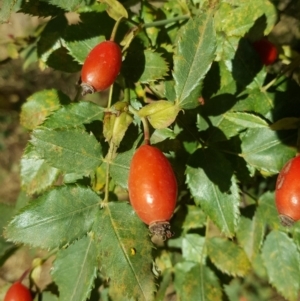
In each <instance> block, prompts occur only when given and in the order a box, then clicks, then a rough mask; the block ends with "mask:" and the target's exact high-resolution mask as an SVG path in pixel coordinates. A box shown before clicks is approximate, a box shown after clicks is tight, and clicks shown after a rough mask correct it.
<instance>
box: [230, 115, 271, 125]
mask: <svg viewBox="0 0 300 301" xmlns="http://www.w3.org/2000/svg"><path fill="white" fill-rule="evenodd" d="M224 117H225V119H227V120H229V121H231V122H232V123H234V124H236V125H237V126H241V127H242V128H265V127H267V126H268V123H267V122H266V121H265V120H264V119H262V118H260V117H259V116H257V115H254V114H251V113H246V112H227V113H225V114H224Z"/></svg>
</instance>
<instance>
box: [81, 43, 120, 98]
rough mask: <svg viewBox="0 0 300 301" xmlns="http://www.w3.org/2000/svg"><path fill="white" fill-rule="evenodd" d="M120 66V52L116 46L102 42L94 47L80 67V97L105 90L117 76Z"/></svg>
mask: <svg viewBox="0 0 300 301" xmlns="http://www.w3.org/2000/svg"><path fill="white" fill-rule="evenodd" d="M121 64H122V52H121V49H120V47H119V46H118V44H116V43H115V42H113V41H104V42H101V43H99V44H98V45H96V46H95V47H94V48H93V49H92V50H91V51H90V53H89V54H88V56H87V58H86V59H85V61H84V64H83V66H82V70H81V82H82V83H81V86H82V95H85V94H88V93H94V92H97V91H103V90H105V89H107V88H108V87H109V86H110V85H112V84H113V82H114V81H115V79H116V77H117V76H118V74H119V72H120V69H121Z"/></svg>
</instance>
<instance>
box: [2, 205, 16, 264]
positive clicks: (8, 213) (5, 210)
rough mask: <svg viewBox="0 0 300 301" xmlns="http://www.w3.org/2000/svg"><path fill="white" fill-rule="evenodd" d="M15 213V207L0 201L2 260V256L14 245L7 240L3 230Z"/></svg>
mask: <svg viewBox="0 0 300 301" xmlns="http://www.w3.org/2000/svg"><path fill="white" fill-rule="evenodd" d="M14 213H15V207H14V206H9V205H6V204H2V203H0V262H2V256H4V255H5V254H6V253H7V252H8V251H9V250H11V249H12V248H13V247H14V245H13V244H12V243H11V242H7V241H6V240H5V239H4V238H3V236H2V232H3V229H4V227H5V226H6V225H7V223H8V221H9V220H10V219H11V217H12V215H13V214H14Z"/></svg>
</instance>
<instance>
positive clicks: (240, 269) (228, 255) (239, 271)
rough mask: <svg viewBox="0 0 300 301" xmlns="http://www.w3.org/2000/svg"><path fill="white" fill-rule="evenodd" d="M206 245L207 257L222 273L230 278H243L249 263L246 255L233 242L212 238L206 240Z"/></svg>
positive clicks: (248, 268)
mask: <svg viewBox="0 0 300 301" xmlns="http://www.w3.org/2000/svg"><path fill="white" fill-rule="evenodd" d="M206 243H207V255H208V256H209V257H210V259H211V261H212V262H213V263H214V265H215V266H216V267H217V268H218V269H219V270H221V271H222V272H223V273H226V274H228V275H232V276H245V275H246V274H247V272H248V271H249V270H250V262H249V259H248V257H247V255H246V253H245V252H244V250H243V249H242V248H240V247H239V246H237V245H236V244H235V243H234V242H232V241H230V240H227V239H223V238H219V237H213V238H210V239H208V240H207V241H206ZM233 258H234V260H233Z"/></svg>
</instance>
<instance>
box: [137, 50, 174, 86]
mask: <svg viewBox="0 0 300 301" xmlns="http://www.w3.org/2000/svg"><path fill="white" fill-rule="evenodd" d="M144 55H145V69H144V72H143V73H142V75H141V77H140V79H139V81H140V82H142V83H148V82H151V81H156V80H159V79H163V78H164V77H165V76H166V75H167V72H168V69H169V68H168V65H167V63H166V61H165V60H164V59H163V58H162V57H161V55H160V54H159V53H157V52H153V51H151V50H145V51H144Z"/></svg>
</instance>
